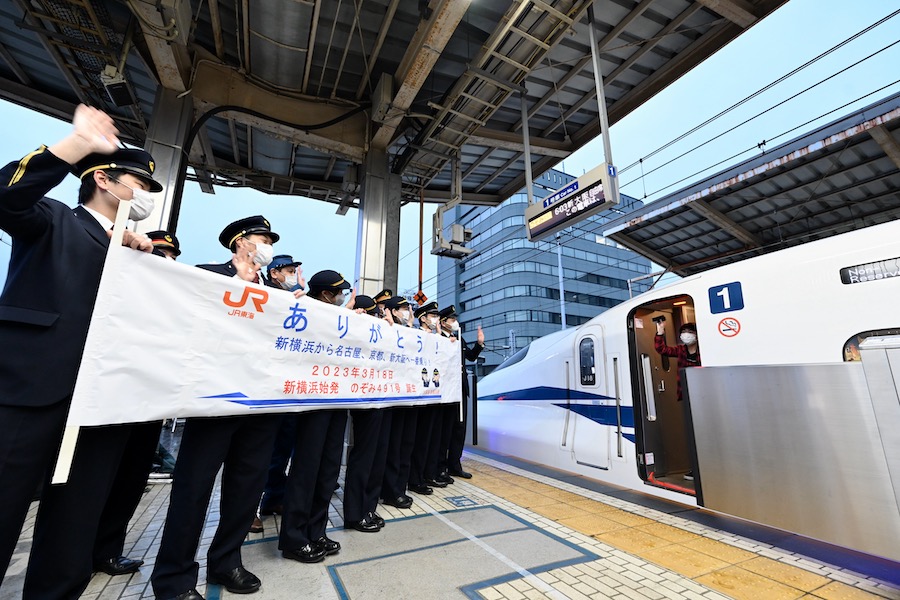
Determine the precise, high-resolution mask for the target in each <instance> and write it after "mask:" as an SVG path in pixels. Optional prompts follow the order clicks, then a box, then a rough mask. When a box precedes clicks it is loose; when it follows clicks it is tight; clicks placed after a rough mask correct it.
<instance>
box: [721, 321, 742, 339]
mask: <svg viewBox="0 0 900 600" xmlns="http://www.w3.org/2000/svg"><path fill="white" fill-rule="evenodd" d="M740 332H741V322H740V321H738V320H737V319H735V318H734V317H726V318H725V319H722V320H721V321H719V333H721V334H722V335H724V336H725V337H734V336H736V335H737V334H739V333H740Z"/></svg>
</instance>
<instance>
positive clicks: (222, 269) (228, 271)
mask: <svg viewBox="0 0 900 600" xmlns="http://www.w3.org/2000/svg"><path fill="white" fill-rule="evenodd" d="M197 268H198V269H203V270H204V271H212V272H213V273H219V274H220V275H227V276H228V277H234V276H235V275H237V269H236V268H235V267H234V263H233V262H231V261H230V260H229V261H228V262H227V263H222V264H218V263H210V264H206V265H197ZM259 283H260V284H262V285H266V286H269V287H273V288H278V289H279V290H280V289H282V287H281V286H280V285H278V284H277V283H275V282H273V281H269V280H268V279H267V278H266V277H264V276H263V274H262V270H260V271H259Z"/></svg>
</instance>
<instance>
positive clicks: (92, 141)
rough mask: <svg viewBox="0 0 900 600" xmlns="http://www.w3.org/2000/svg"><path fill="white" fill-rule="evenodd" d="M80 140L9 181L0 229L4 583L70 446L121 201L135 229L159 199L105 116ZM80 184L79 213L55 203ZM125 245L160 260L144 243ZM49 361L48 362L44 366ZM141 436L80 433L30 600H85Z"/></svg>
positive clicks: (47, 504) (34, 560) (38, 157)
mask: <svg viewBox="0 0 900 600" xmlns="http://www.w3.org/2000/svg"><path fill="white" fill-rule="evenodd" d="M72 125H73V130H72V132H71V133H70V134H69V135H68V136H66V137H65V138H63V139H62V140H60V141H59V142H57V143H56V144H54V145H52V146H50V147H49V148H48V147H45V146H41V147H40V148H39V149H37V150H35V151H34V152H32V153H30V154H28V155H27V156H25V157H24V158H23V159H22V160H20V161H16V162H12V163H10V164H8V165H6V166H5V167H4V168H3V169H2V170H0V228H2V229H3V230H4V231H6V232H7V233H8V234H9V235H10V236H11V237H12V239H13V245H12V254H11V256H10V261H9V274H8V277H7V281H6V285H5V287H4V289H3V292H2V295H0V346H2V347H3V348H7V349H12V350H11V351H8V352H6V353H5V355H4V358H3V361H2V362H0V389H2V390H3V393H2V394H0V423H2V424H3V434H2V435H0V506H2V507H3V519H2V520H0V566H2V568H3V571H4V572H5V570H6V568H7V566H8V565H9V561H10V558H11V556H12V553H13V550H14V549H15V547H16V543H17V541H18V536H19V533H20V531H21V527H22V523H23V522H24V520H25V514H26V512H27V510H28V506H29V504H30V502H31V499H32V496H33V495H34V492H35V490H36V489H37V488H38V485H39V483H40V482H41V480H42V479H43V478H44V477H45V475H46V476H49V471H50V468H51V467H52V463H53V460H54V458H55V457H56V453H57V451H58V448H59V445H60V440H61V438H62V433H63V428H64V425H65V421H66V414H67V412H68V409H69V404H70V402H71V400H72V392H73V390H74V387H75V378H76V373H77V372H78V367H79V365H80V362H81V355H82V352H83V350H84V344H85V340H86V338H87V331H88V326H89V324H90V321H91V316H92V312H93V307H94V302H95V300H96V298H97V289H98V285H99V282H100V274H101V271H102V269H103V262H104V260H105V258H106V252H107V249H108V247H109V240H110V237H111V235H112V232H111V231H110V229H111V227H112V224H113V220H114V219H115V215H116V210H117V208H118V204H119V201H120V200H121V199H124V200H131V201H132V211H131V216H132V217H133V218H134V220H139V219H141V218H146V217H147V216H148V215H149V214H150V212H151V211H152V208H153V199H152V196H150V195H149V194H148V193H147V192H151V191H160V190H161V189H162V186H161V185H160V184H159V183H157V182H155V181H154V180H153V167H154V163H153V159H152V158H151V156H150V155H149V154H148V153H146V152H144V151H143V150H124V149H120V148H118V146H117V144H118V138H117V134H118V131H117V130H116V127H115V124H114V123H113V120H112V119H111V118H110V117H109V116H108V115H106V114H105V113H103V112H101V111H99V110H97V109H94V108H89V107H87V106H79V107H78V108H77V109H76V110H75V114H74V118H73V120H72ZM69 172H75V173H76V174H77V175H79V176H81V179H82V184H81V189H80V191H79V206H78V207H77V208H75V209H74V210H73V209H71V208H69V207H68V206H66V205H65V204H62V203H61V202H57V201H55V200H50V199H48V198H44V195H45V194H46V193H48V192H49V191H50V190H51V189H53V188H54V187H56V186H57V185H58V184H59V183H60V182H61V181H62V180H63V178H65V176H66V175H67V174H68V173H69ZM123 244H124V245H128V246H130V247H132V248H134V249H137V250H142V251H145V252H150V251H152V250H153V246H152V244H151V243H150V240H149V239H148V238H147V237H146V236H144V235H139V234H135V233H133V232H130V231H126V232H125V234H124V239H123ZM38 357H40V359H38ZM129 431H130V426H127V425H123V426H115V427H92V428H84V429H82V430H81V433H80V434H79V438H78V446H77V449H76V453H75V456H74V462H73V464H72V470H71V473H70V477H69V482H68V483H67V484H65V485H62V486H52V487H51V486H49V485H45V487H44V492H43V496H42V497H43V500H42V502H41V506H40V509H39V511H38V517H37V522H36V524H35V536H34V540H33V543H32V552H31V561H30V563H29V566H28V571H27V573H26V581H25V589H24V597H25V598H50V597H54V598H55V597H77V596H78V595H79V594H80V593H81V591H83V590H84V588H85V587H86V585H87V583H88V581H89V580H90V576H91V567H92V565H91V548H92V545H93V543H94V536H95V535H96V531H97V529H96V528H97V523H98V520H99V518H100V514H101V511H102V510H103V503H104V501H105V499H106V494H107V492H108V491H109V486H110V485H111V483H112V479H113V476H114V474H115V470H116V467H117V466H118V462H119V459H120V457H121V454H122V451H123V448H124V442H125V440H126V439H127V434H128V432H129Z"/></svg>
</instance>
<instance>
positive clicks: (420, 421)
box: [409, 404, 440, 485]
mask: <svg viewBox="0 0 900 600" xmlns="http://www.w3.org/2000/svg"><path fill="white" fill-rule="evenodd" d="M411 410H413V411H414V412H415V413H416V443H415V445H414V446H413V451H412V460H411V462H410V469H409V483H410V485H424V484H425V480H426V479H427V478H429V477H434V475H435V473H427V472H426V467H427V466H428V457H429V455H430V450H431V443H432V439H433V438H434V436H435V435H440V428H439V427H438V429H435V423H436V421H437V417H438V413H437V408H436V406H435V405H433V404H429V405H425V406H415V407H413V408H412V409H411ZM436 432H437V433H436Z"/></svg>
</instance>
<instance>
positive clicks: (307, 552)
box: [281, 544, 326, 563]
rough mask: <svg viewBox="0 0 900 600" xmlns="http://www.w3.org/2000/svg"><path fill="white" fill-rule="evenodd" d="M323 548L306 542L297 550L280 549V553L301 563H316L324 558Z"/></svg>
mask: <svg viewBox="0 0 900 600" xmlns="http://www.w3.org/2000/svg"><path fill="white" fill-rule="evenodd" d="M325 552H326V551H325V548H322V547H319V546H318V545H316V544H306V545H305V546H302V547H301V548H298V549H297V550H282V552H281V555H282V556H283V557H285V558H289V559H291V560H296V561H299V562H302V563H317V562H322V561H323V560H325Z"/></svg>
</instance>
